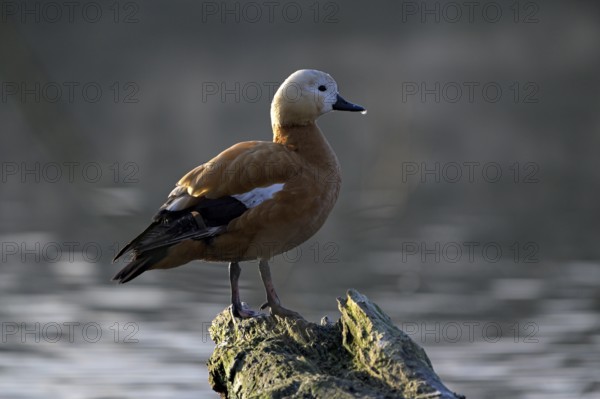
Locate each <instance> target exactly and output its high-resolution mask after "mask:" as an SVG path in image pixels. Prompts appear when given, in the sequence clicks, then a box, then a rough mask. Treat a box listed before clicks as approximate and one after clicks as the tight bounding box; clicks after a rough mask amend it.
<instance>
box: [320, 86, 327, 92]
mask: <svg viewBox="0 0 600 399" xmlns="http://www.w3.org/2000/svg"><path fill="white" fill-rule="evenodd" d="M325 90H327V87H325V86H324V85H321V86H319V91H325Z"/></svg>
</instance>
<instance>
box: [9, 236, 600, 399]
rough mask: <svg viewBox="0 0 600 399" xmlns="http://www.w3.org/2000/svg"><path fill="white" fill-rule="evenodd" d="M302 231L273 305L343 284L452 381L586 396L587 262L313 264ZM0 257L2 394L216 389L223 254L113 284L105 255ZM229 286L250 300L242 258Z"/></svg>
mask: <svg viewBox="0 0 600 399" xmlns="http://www.w3.org/2000/svg"><path fill="white" fill-rule="evenodd" d="M316 243H317V241H313V242H310V241H309V242H308V243H307V244H306V245H304V246H302V247H301V249H302V250H303V253H305V254H309V253H310V254H311V257H310V260H308V259H306V256H305V257H304V258H300V260H299V261H298V262H296V263H293V264H292V265H291V266H290V265H289V264H285V259H277V260H276V261H275V262H273V271H274V275H275V279H276V283H277V286H278V287H279V290H280V293H281V296H282V297H283V298H284V301H285V304H286V306H288V307H290V308H293V309H295V310H298V311H300V312H301V313H302V314H303V315H304V316H305V317H307V318H308V319H310V320H313V321H315V322H316V321H318V320H319V319H320V318H321V317H322V316H324V315H325V314H327V315H329V316H330V317H333V318H337V317H338V313H337V311H336V305H335V297H336V296H341V295H343V294H344V292H345V289H347V288H348V287H356V288H357V289H359V290H361V291H362V292H363V293H365V294H367V295H368V296H369V297H370V299H372V300H373V301H375V302H376V303H378V304H379V305H380V306H381V307H382V308H383V309H384V310H385V311H386V312H387V313H388V314H389V315H390V316H391V317H392V319H393V320H394V322H395V323H396V325H398V326H399V327H401V328H402V329H403V330H404V331H405V332H407V333H408V334H410V335H411V337H412V338H413V339H414V340H416V341H417V342H419V343H421V345H423V346H424V347H425V349H426V350H427V352H428V354H429V356H430V358H431V360H432V362H433V364H434V367H435V370H436V372H437V373H438V374H439V375H440V376H441V377H442V378H443V380H444V381H445V382H446V383H447V385H448V386H449V387H451V388H452V389H454V390H455V391H457V392H461V393H463V394H466V395H467V396H468V397H471V398H497V397H506V396H513V397H522V398H542V397H543V398H549V397H550V398H567V397H569V398H571V397H572V398H592V397H598V395H599V393H600V391H599V387H598V380H597V379H598V373H597V370H598V367H599V366H600V355H599V354H600V320H599V318H598V316H597V314H598V297H597V292H598V291H597V281H598V279H599V277H600V265H598V264H596V263H586V262H579V263H569V264H552V263H544V262H540V263H537V264H530V265H527V266H526V267H524V265H520V264H515V263H512V262H503V263H496V264H490V263H485V261H484V260H481V259H480V260H477V261H474V262H473V263H468V262H467V263H463V264H450V263H427V264H422V265H420V267H418V268H415V267H414V265H410V264H409V262H406V263H402V262H401V260H402V256H403V255H402V254H401V253H399V252H397V251H391V250H390V251H380V252H377V253H372V254H368V255H367V256H363V257H361V258H360V259H354V261H350V262H348V263H347V262H345V261H342V260H343V258H344V256H345V255H344V252H343V250H341V251H340V252H338V253H337V254H336V255H335V256H336V257H335V258H332V259H333V260H334V261H336V262H333V263H324V262H314V258H313V255H314V253H315V252H314V250H311V248H310V247H311V246H313V247H314V248H316ZM339 245H340V248H342V249H343V248H347V247H348V246H347V245H346V243H343V242H341V243H340V244H339ZM348 245H351V243H348ZM80 256H81V255H80V254H75V256H74V257H75V258H78V257H80ZM404 256H406V255H404ZM288 260H289V259H288ZM329 260H331V259H329ZM6 266H7V265H5V268H4V269H3V271H2V280H1V281H2V291H1V294H0V303H2V308H1V310H0V320H2V340H3V341H2V345H1V346H0V349H1V353H2V356H0V373H1V376H2V378H1V379H0V385H1V388H2V389H1V392H2V393H1V394H0V395H1V396H2V397H6V398H39V397H43V396H47V395H52V396H54V397H61V398H81V397H85V398H111V397H119V398H138V397H151V398H167V397H173V396H176V397H181V398H187V397H189V398H192V397H211V396H212V397H216V394H214V393H212V392H211V389H210V387H209V385H208V381H207V374H208V371H207V369H206V366H205V364H206V361H207V359H208V357H209V356H210V353H211V351H212V348H213V344H212V341H211V340H210V338H209V335H208V332H207V328H208V326H209V324H210V321H211V320H212V318H213V317H214V316H215V315H216V314H217V313H218V312H219V311H221V310H222V309H223V308H225V306H226V305H227V299H228V286H227V284H228V283H227V270H226V267H225V266H224V265H214V264H202V263H199V262H198V263H197V264H192V265H188V266H186V267H184V268H179V269H176V270H171V271H168V272H160V271H155V272H150V273H146V274H144V275H143V277H141V278H138V279H137V280H135V281H134V282H132V283H129V284H127V285H114V284H112V283H110V282H108V281H107V280H108V278H107V277H108V276H109V275H110V274H111V273H112V272H113V271H114V270H116V269H117V268H118V267H115V265H110V264H109V263H108V262H105V261H99V262H97V263H90V262H85V261H82V260H77V261H75V260H74V261H73V262H71V263H69V262H62V263H61V262H56V263H47V262H43V261H40V262H39V263H35V262H25V263H21V264H11V265H8V267H6ZM242 295H243V297H244V298H245V300H246V301H248V302H249V303H250V304H252V305H253V306H255V307H256V306H258V304H260V303H261V299H262V295H263V293H262V289H261V286H260V282H259V280H258V277H257V270H256V264H253V263H249V264H246V265H245V266H244V270H243V274H242Z"/></svg>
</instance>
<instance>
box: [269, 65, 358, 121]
mask: <svg viewBox="0 0 600 399" xmlns="http://www.w3.org/2000/svg"><path fill="white" fill-rule="evenodd" d="M334 110H337V111H351V112H364V111H366V110H365V108H363V107H361V106H360V105H356V104H352V103H351V102H348V101H346V100H344V98H342V96H340V94H339V93H338V87H337V83H336V82H335V80H333V78H332V77H331V76H330V75H329V74H327V73H325V72H321V71H317V70H314V69H301V70H299V71H296V72H294V73H293V74H291V75H290V76H289V77H288V78H287V79H286V80H285V81H284V82H283V83H282V84H281V86H279V89H277V92H276V93H275V96H274V97H273V102H272V103H271V124H273V125H275V126H302V125H307V124H310V123H313V122H314V121H315V120H316V119H317V118H318V117H319V116H321V115H323V114H326V113H328V112H330V111H334Z"/></svg>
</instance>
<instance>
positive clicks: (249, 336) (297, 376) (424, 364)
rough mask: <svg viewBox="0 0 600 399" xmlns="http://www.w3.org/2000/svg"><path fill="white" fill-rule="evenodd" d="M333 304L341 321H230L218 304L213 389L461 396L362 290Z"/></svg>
mask: <svg viewBox="0 0 600 399" xmlns="http://www.w3.org/2000/svg"><path fill="white" fill-rule="evenodd" d="M338 307H339V309H340V312H341V313H342V317H341V318H340V320H338V321H337V322H336V323H334V324H330V323H327V322H322V323H321V325H317V324H314V323H309V322H307V321H304V320H292V319H282V318H279V317H276V316H264V317H257V318H253V319H248V320H236V321H235V322H234V321H233V320H232V317H231V314H230V312H229V310H228V309H226V310H224V311H223V312H221V313H220V314H219V315H218V316H217V317H216V318H215V320H213V322H212V325H211V327H210V334H211V337H212V339H213V341H214V342H215V344H216V345H217V346H216V348H215V350H214V352H213V354H212V356H211V357H210V359H209V361H208V370H209V380H210V383H211V385H212V387H213V389H214V390H215V391H216V392H218V393H220V394H221V397H223V398H255V397H260V398H288V397H300V398H328V399H329V398H406V399H409V398H419V399H425V398H443V399H457V398H464V396H461V395H458V394H455V393H454V392H452V391H450V390H449V389H448V388H446V387H445V386H444V384H443V383H442V382H441V380H440V378H439V377H438V376H437V374H436V373H435V372H434V371H433V368H432V365H431V362H430V361H429V358H428V357H427V354H426V353H425V351H424V350H423V348H421V347H420V346H419V345H417V344H416V343H415V342H414V341H412V340H411V339H410V337H408V336H407V335H406V334H405V333H404V332H402V331H401V330H399V329H398V328H397V327H395V326H394V325H393V324H392V322H391V320H390V318H389V317H388V316H387V315H386V314H385V313H384V312H383V311H382V310H381V309H380V308H379V307H378V306H377V305H376V304H374V303H372V302H370V301H369V299H368V298H367V297H365V296H364V295H361V294H360V293H359V292H357V291H355V290H349V291H348V293H347V297H346V298H345V299H342V298H338Z"/></svg>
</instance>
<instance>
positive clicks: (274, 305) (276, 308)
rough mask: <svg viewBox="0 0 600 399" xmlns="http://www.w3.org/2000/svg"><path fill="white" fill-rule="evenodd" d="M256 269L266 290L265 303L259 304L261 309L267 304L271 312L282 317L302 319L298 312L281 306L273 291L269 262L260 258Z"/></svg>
mask: <svg viewBox="0 0 600 399" xmlns="http://www.w3.org/2000/svg"><path fill="white" fill-rule="evenodd" d="M258 270H259V271H260V277H261V278H262V281H263V284H264V285H265V290H266V292H267V303H265V304H264V305H263V306H261V309H264V308H265V307H267V306H268V307H270V308H271V314H274V315H277V316H282V317H291V318H293V319H303V317H302V316H300V314H299V313H296V312H294V311H293V310H289V309H286V308H284V307H283V306H281V301H280V300H279V297H278V296H277V293H276V292H275V287H274V286H273V280H272V279H271V269H270V268H269V263H268V262H267V261H266V260H260V261H259V263H258Z"/></svg>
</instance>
